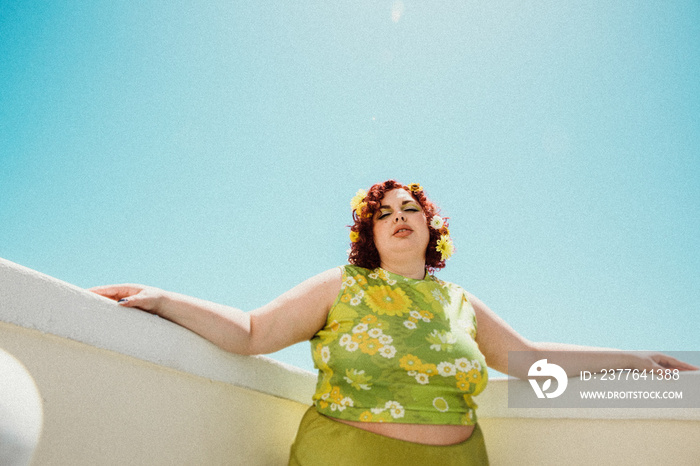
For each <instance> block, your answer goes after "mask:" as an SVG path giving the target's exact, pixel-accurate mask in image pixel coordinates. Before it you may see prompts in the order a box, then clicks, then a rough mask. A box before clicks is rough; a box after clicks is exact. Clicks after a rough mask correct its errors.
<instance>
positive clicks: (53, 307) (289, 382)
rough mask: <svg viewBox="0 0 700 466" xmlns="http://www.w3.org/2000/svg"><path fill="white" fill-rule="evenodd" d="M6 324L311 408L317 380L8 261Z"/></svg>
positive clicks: (0, 308)
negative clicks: (222, 346)
mask: <svg viewBox="0 0 700 466" xmlns="http://www.w3.org/2000/svg"><path fill="white" fill-rule="evenodd" d="M0 321H2V322H7V323H11V324H15V325H18V326H21V327H25V328H29V329H36V330H39V331H41V332H44V333H50V334H52V335H56V336H60V337H64V338H68V339H71V340H75V341H79V342H82V343H86V344H88V345H91V346H94V347H96V348H102V349H106V350H111V351H115V352H117V353H121V354H124V355H127V356H132V357H135V358H138V359H141V360H143V361H148V362H152V363H155V364H158V365H161V366H165V367H169V368H172V369H176V370H179V371H183V372H187V373H190V374H193V375H197V376H200V377H205V378H208V379H211V380H215V381H218V382H225V383H230V384H233V385H237V386H240V387H245V388H249V389H252V390H256V391H259V392H261V393H266V394H269V395H273V396H277V397H280V398H286V399H289V400H293V401H297V402H299V403H303V404H306V405H310V404H311V396H312V394H313V392H314V388H315V384H316V376H315V375H314V374H312V373H310V372H308V371H304V370H302V369H299V368H297V367H294V366H290V365H287V364H283V363H280V362H277V361H275V360H273V359H270V358H268V357H265V356H239V355H235V354H230V353H227V352H225V351H222V350H221V349H219V348H218V347H216V346H215V345H213V344H211V343H210V342H208V341H207V340H205V339H203V338H202V337H200V336H199V335H196V334H194V333H192V332H190V331H189V330H187V329H184V328H182V327H180V326H179V325H176V324H173V323H172V322H169V321H167V320H164V319H161V318H159V317H157V316H154V315H151V314H148V313H145V312H141V311H138V310H134V309H127V308H123V307H121V306H118V305H117V304H116V303H114V302H113V301H111V300H109V299H106V298H103V297H101V296H98V295H96V294H94V293H91V292H89V291H86V290H83V289H82V288H79V287H76V286H74V285H71V284H69V283H66V282H63V281H61V280H57V279H55V278H53V277H50V276H48V275H44V274H42V273H39V272H37V271H34V270H31V269H28V268H26V267H23V266H21V265H18V264H15V263H13V262H10V261H7V260H5V259H0Z"/></svg>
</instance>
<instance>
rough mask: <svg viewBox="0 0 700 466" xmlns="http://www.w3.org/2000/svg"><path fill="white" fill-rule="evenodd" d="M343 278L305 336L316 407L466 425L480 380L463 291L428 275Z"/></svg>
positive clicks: (374, 418) (347, 274) (345, 414)
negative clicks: (319, 325) (321, 320)
mask: <svg viewBox="0 0 700 466" xmlns="http://www.w3.org/2000/svg"><path fill="white" fill-rule="evenodd" d="M342 272H343V280H342V286H341V290H340V293H339V294H338V297H337V299H336V301H335V303H334V305H333V307H332V308H331V310H330V312H329V314H328V319H327V321H326V325H325V327H324V328H323V329H322V330H320V331H319V332H318V333H317V334H316V335H315V336H314V338H313V339H312V340H311V350H312V356H313V360H314V364H315V365H316V367H317V368H318V370H319V375H318V382H317V386H316V392H315V394H314V397H313V400H314V404H315V405H316V409H317V410H318V411H319V412H320V413H322V414H325V415H327V416H331V417H335V418H340V419H347V420H353V421H364V422H400V423H415V424H453V425H454V424H467V425H471V424H475V423H476V413H475V410H476V404H475V403H474V401H473V399H472V397H473V396H475V395H477V394H479V393H481V392H482V391H483V389H484V388H485V386H486V383H487V378H488V376H487V372H486V363H485V361H484V356H483V355H482V354H481V352H480V351H479V348H478V346H477V344H476V341H475V338H476V317H475V315H474V309H473V308H472V306H471V304H470V303H469V301H468V300H467V298H466V295H465V292H464V290H463V289H462V288H461V287H459V286H457V285H455V284H452V283H448V282H444V281H441V280H439V279H437V278H436V277H434V276H432V275H429V274H426V275H425V277H424V278H423V279H422V280H416V279H412V278H407V277H403V276H401V275H396V274H393V273H391V272H388V271H386V270H383V269H381V268H377V269H374V270H369V269H365V268H362V267H357V266H351V265H346V266H344V267H342Z"/></svg>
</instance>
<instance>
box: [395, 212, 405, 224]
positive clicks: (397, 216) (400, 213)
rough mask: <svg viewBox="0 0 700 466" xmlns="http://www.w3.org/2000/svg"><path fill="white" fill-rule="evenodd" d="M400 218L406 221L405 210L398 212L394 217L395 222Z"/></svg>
mask: <svg viewBox="0 0 700 466" xmlns="http://www.w3.org/2000/svg"><path fill="white" fill-rule="evenodd" d="M399 220H401V221H403V222H405V221H406V216H404V214H403V212H396V217H394V222H395V223H398V222H399Z"/></svg>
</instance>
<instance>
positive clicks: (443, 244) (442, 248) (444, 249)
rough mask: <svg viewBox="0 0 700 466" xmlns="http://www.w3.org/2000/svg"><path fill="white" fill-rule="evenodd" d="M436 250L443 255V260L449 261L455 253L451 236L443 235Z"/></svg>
mask: <svg viewBox="0 0 700 466" xmlns="http://www.w3.org/2000/svg"><path fill="white" fill-rule="evenodd" d="M435 249H436V250H437V251H438V252H439V253H440V254H441V255H442V257H441V260H446V259H449V258H450V256H451V255H452V254H454V252H455V246H454V244H453V243H452V238H450V236H449V235H442V236H440V239H439V240H438V242H437V246H436V247H435Z"/></svg>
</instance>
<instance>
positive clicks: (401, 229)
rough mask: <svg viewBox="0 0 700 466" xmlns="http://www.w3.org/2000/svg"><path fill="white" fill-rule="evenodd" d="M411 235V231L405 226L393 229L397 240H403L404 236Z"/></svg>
mask: <svg viewBox="0 0 700 466" xmlns="http://www.w3.org/2000/svg"><path fill="white" fill-rule="evenodd" d="M411 233H413V230H412V229H411V228H409V227H408V226H407V225H399V226H398V227H396V228H395V229H394V236H398V237H399V238H403V237H405V236H408V235H410V234H411Z"/></svg>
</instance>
